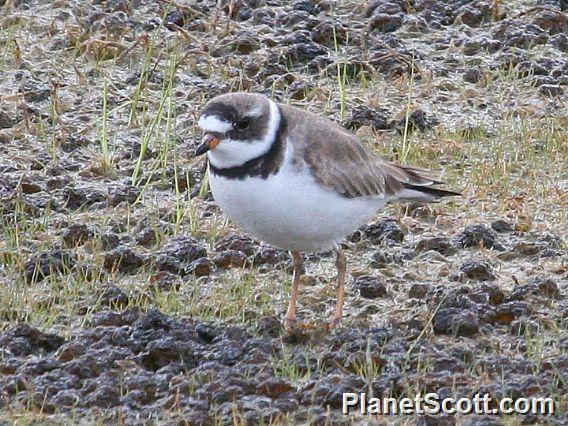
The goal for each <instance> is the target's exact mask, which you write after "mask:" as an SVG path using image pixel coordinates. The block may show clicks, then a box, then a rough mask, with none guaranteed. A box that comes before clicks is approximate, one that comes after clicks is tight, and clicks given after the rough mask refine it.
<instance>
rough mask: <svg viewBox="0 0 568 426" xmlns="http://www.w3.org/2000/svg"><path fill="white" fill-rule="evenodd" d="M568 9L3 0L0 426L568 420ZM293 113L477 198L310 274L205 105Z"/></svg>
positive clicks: (394, 0)
mask: <svg viewBox="0 0 568 426" xmlns="http://www.w3.org/2000/svg"><path fill="white" fill-rule="evenodd" d="M567 14H568V3H567V2H566V1H565V0H518V1H517V0H474V1H471V0H440V1H433V0H375V1H368V2H359V1H350V0H346V1H337V2H332V1H311V0H300V1H290V2H286V1H278V0H236V1H231V2H229V1H220V2H217V1H213V0H205V1H198V0H196V1H178V2H174V1H169V0H159V1H156V0H107V1H100V0H91V1H78V0H56V1H42V0H38V1H33V0H0V76H1V78H0V420H1V421H5V422H9V423H12V422H18V423H20V424H30V423H41V424H45V423H52V424H69V423H81V422H82V423H97V424H100V423H109V424H114V423H116V422H118V421H120V422H122V423H125V424H140V423H149V424H154V423H166V424H170V423H171V424H173V423H176V424H203V425H207V424H216V423H219V424H259V423H262V424H297V423H313V424H336V423H337V424H341V423H348V424H349V423H352V422H355V423H357V422H359V423H363V422H367V421H369V419H361V418H358V417H349V418H348V417H345V416H342V415H341V413H340V407H341V394H342V392H348V391H350V392H359V391H362V392H367V393H369V394H373V395H375V396H395V397H403V396H411V397H414V395H415V394H416V393H417V392H421V393H426V392H437V393H438V394H439V395H441V396H456V397H462V396H471V395H473V394H475V393H477V392H480V393H489V394H490V395H491V396H492V397H493V398H496V399H499V398H501V397H505V396H509V397H512V398H518V397H531V396H550V397H553V398H554V399H555V400H556V409H557V412H556V413H555V415H553V416H492V417H483V416H438V417H428V416H410V417H388V416H382V417H381V416H379V417H376V418H374V419H373V420H372V421H373V422H375V423H377V424H390V423H397V424H412V425H415V424H416V425H426V424H427V425H430V424H432V425H438V424H467V425H489V424H491V425H494V424H496V425H499V424H558V425H561V424H566V423H568V414H567V405H568V399H567V395H568V388H567V386H568V385H567V382H568V373H567V372H568V299H567V296H568V265H567V259H566V253H567V250H566V238H567V236H568V222H567V214H568V195H567V194H568V175H567V170H566V160H567V158H568V132H567V127H568V115H567V114H566V111H567V108H566V107H567V94H566V92H567V90H568V87H567V84H568V55H567V52H568V36H567V33H568V15H567ZM237 90H247V91H255V92H262V93H266V94H268V95H270V96H272V97H274V98H275V99H277V100H279V101H281V102H289V103H293V104H296V105H300V106H302V107H304V108H306V109H310V110H313V111H316V112H317V113H318V114H321V115H325V116H328V117H329V118H330V119H333V120H336V121H339V122H341V123H342V124H343V125H345V126H346V127H348V128H350V129H352V130H353V131H354V132H356V133H357V134H358V135H359V136H360V137H361V139H362V140H363V141H365V142H366V143H367V144H368V146H369V148H370V149H374V150H376V151H378V152H380V153H381V154H382V155H384V156H386V157H387V158H389V159H392V160H396V161H400V162H404V163H411V164H415V165H419V166H426V167H429V168H432V169H434V170H438V171H440V172H441V174H442V177H443V179H444V180H446V181H447V182H448V187H450V188H453V189H455V190H459V191H461V192H463V196H462V197H460V198H456V199H452V200H450V201H444V202H443V203H439V204H436V205H433V206H429V207H426V206H418V205H412V206H393V207H391V208H389V209H387V210H386V211H384V212H382V213H381V215H380V216H377V218H376V220H375V221H374V222H373V223H371V224H369V225H367V226H365V227H364V228H362V229H361V230H359V231H357V232H355V233H354V234H353V235H351V236H349V238H348V240H347V241H346V242H345V248H346V250H347V255H348V260H349V267H350V275H349V284H348V290H347V293H348V296H347V303H346V315H345V318H344V322H343V323H342V326H341V327H340V328H338V329H337V330H335V331H334V332H333V333H328V332H326V331H325V327H324V326H325V323H326V321H327V320H328V317H329V316H330V313H331V311H332V308H333V304H334V302H335V299H334V296H335V287H334V284H333V272H334V265H333V258H332V257H331V255H330V254H329V253H323V254H309V255H308V256H307V263H306V267H307V276H306V277H305V279H304V282H303V286H302V298H301V301H300V317H301V319H302V322H303V324H302V328H301V332H297V333H294V334H288V333H286V332H285V331H284V330H283V329H282V327H281V325H280V321H281V319H282V316H283V313H284V310H285V307H286V303H287V299H288V294H289V286H290V282H291V275H290V267H291V265H290V261H289V259H288V256H287V254H286V253H284V252H281V251H279V250H276V249H274V248H272V247H270V246H266V245H264V244H261V243H259V242H257V241H254V240H252V239H251V238H250V237H248V236H246V235H245V234H243V233H242V232H241V231H239V230H238V229H235V228H234V227H233V226H232V224H231V223H230V222H229V221H228V220H227V219H226V218H225V216H224V215H223V214H222V212H220V210H219V209H218V207H217V206H216V204H215V202H214V200H213V199H212V198H211V195H210V193H209V190H208V186H207V179H206V169H205V165H204V163H203V161H202V160H201V159H200V160H193V159H192V154H193V152H194V151H195V148H196V146H197V142H198V140H199V138H200V133H199V131H198V129H197V126H196V117H197V115H198V113H199V111H200V108H201V107H202V106H203V104H204V102H205V101H206V100H207V99H209V98H211V97H213V96H215V95H217V94H220V93H224V92H227V91H237Z"/></svg>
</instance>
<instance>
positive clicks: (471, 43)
mask: <svg viewBox="0 0 568 426" xmlns="http://www.w3.org/2000/svg"><path fill="white" fill-rule="evenodd" d="M480 50H481V43H480V42H479V41H477V40H467V41H466V42H465V43H463V45H462V52H463V54H464V55H466V56H473V55H475V54H477V53H478V52H479V51H480Z"/></svg>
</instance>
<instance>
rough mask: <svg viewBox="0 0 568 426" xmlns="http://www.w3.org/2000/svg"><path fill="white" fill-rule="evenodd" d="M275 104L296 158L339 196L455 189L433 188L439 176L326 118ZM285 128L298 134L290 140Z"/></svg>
mask: <svg viewBox="0 0 568 426" xmlns="http://www.w3.org/2000/svg"><path fill="white" fill-rule="evenodd" d="M280 109H281V112H282V114H283V115H284V116H285V118H286V120H287V122H288V132H287V133H288V135H287V137H288V138H289V139H290V140H289V142H290V143H292V144H293V147H294V155H295V157H296V161H298V162H302V161H303V162H305V163H306V164H307V166H308V167H309V168H310V170H311V172H312V174H313V176H314V178H315V179H316V181H317V182H319V183H320V184H321V185H322V186H324V187H326V188H332V189H334V190H335V191H337V192H338V193H339V194H341V195H342V196H345V197H347V198H356V197H364V196H382V197H387V198H390V199H397V197H398V196H400V199H404V200H408V199H427V200H431V199H433V198H439V197H441V196H444V195H459V194H457V193H455V192H451V191H444V190H442V189H436V190H435V191H434V189H433V188H429V187H431V186H432V185H439V184H442V183H443V182H442V181H440V180H439V179H438V178H437V177H436V175H435V174H434V173H433V172H432V171H430V170H426V169H422V168H418V167H412V166H400V165H397V164H394V163H391V162H389V161H386V160H384V159H383V158H381V157H380V156H379V155H377V154H375V153H373V152H371V151H369V150H368V149H367V148H365V147H364V146H363V144H362V143H361V142H360V141H359V139H357V137H355V135H353V134H352V133H349V132H348V131H347V130H345V129H344V128H343V127H341V126H339V125H337V124H335V123H333V122H331V121H328V120H326V119H323V118H321V117H319V116H317V115H315V114H311V113H307V112H306V111H303V110H300V109H297V108H294V107H291V106H288V105H280ZM291 134H301V135H302V137H301V138H294V140H291V138H290V135H291ZM421 187H424V189H423V190H421ZM421 191H423V194H422V193H421ZM409 194H411V195H410V196H409ZM422 195H423V196H422Z"/></svg>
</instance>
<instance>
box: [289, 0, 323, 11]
mask: <svg viewBox="0 0 568 426" xmlns="http://www.w3.org/2000/svg"><path fill="white" fill-rule="evenodd" d="M292 8H293V9H294V10H302V11H304V12H308V13H309V14H310V15H315V14H317V13H318V8H317V7H316V4H315V3H314V2H313V1H312V0H299V1H297V2H295V3H294V4H293V5H292Z"/></svg>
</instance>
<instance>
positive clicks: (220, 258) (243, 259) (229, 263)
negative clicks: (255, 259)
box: [212, 250, 250, 269]
mask: <svg viewBox="0 0 568 426" xmlns="http://www.w3.org/2000/svg"><path fill="white" fill-rule="evenodd" d="M212 260H213V263H214V264H215V265H216V266H217V267H218V268H223V269H229V268H232V267H235V268H244V267H246V266H248V265H249V263H250V262H249V260H248V257H247V256H246V255H245V254H244V253H243V252H240V251H237V250H225V251H222V252H220V253H217V254H216V255H215V256H214V257H213V259H212Z"/></svg>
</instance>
